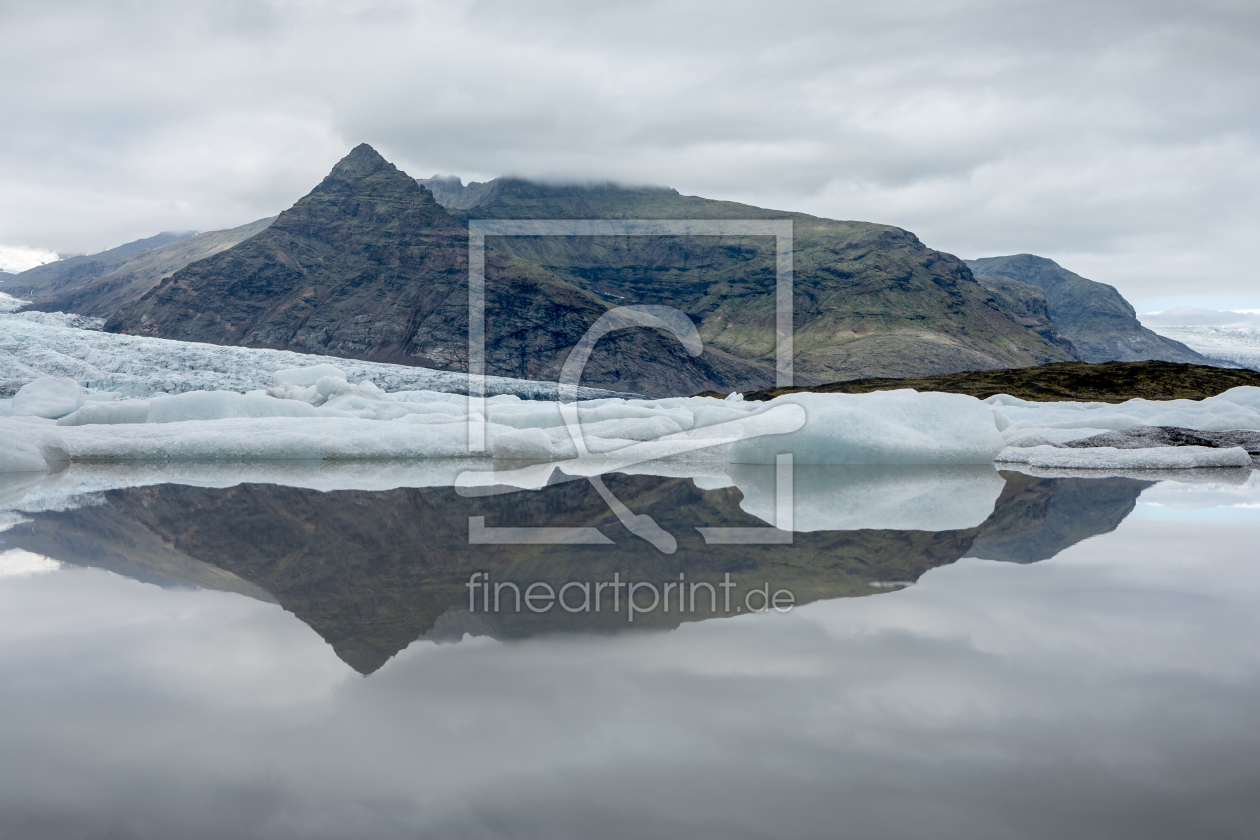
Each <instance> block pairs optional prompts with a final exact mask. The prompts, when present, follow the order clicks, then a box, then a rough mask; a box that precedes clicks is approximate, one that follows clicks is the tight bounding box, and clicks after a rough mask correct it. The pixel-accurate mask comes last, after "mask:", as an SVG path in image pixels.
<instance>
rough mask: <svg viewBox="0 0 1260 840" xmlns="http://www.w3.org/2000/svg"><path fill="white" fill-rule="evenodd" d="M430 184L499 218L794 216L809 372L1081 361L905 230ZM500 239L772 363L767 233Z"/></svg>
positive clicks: (757, 211)
mask: <svg viewBox="0 0 1260 840" xmlns="http://www.w3.org/2000/svg"><path fill="white" fill-rule="evenodd" d="M423 183H426V184H428V185H430V186H431V187H432V188H433V189H434V190H435V192H434V195H435V197H436V198H439V199H440V200H442V201H444V202H446V203H447V204H448V209H449V210H450V211H451V213H452V215H454V216H456V217H458V218H460V219H464V220H467V219H469V218H478V219H496V218H516V219H574V218H577V219H583V218H585V219H592V218H603V219H791V220H793V222H794V227H795V242H794V249H795V250H794V256H793V262H794V265H793V275H794V285H795V292H796V305H795V313H794V319H795V335H794V344H795V351H796V357H795V367H796V374H797V377H798V379H799V380H800V381H801V382H828V381H836V380H842V379H853V378H859V377H865V376H880V375H882V376H910V375H928V374H933V373H948V372H954V371H960V370H988V369H997V368H1007V367H1021V366H1026V365H1035V364H1043V363H1046V362H1054V361H1066V360H1074V359H1076V358H1077V356H1076V354H1075V352H1074V350H1073V349H1072V348H1071V346H1070V345H1069V344H1068V343H1067V342H1065V341H1064V340H1063V339H1062V337H1060V336H1059V335H1058V334H1057V333H1055V331H1054V328H1053V327H1052V326H1050V325H1049V324H1047V323H1042V322H1033V321H1029V325H1028V326H1025V325H1023V324H1022V323H1018V322H1017V320H1018V318H1019V316H1018V315H1016V314H1015V313H1014V312H1011V311H1010V310H1009V309H1007V308H1006V306H1005V305H1004V304H1003V303H1002V302H1001V301H1000V300H999V299H997V298H995V296H994V295H993V294H992V293H991V292H990V291H989V290H987V289H985V288H984V287H982V286H981V285H980V284H978V283H977V282H976V281H975V279H974V278H973V277H972V275H971V272H970V271H969V270H968V269H967V267H966V265H964V264H963V262H962V261H961V260H959V259H958V258H956V257H953V256H951V255H949V254H943V253H941V252H939V251H934V250H932V249H930V248H927V247H926V246H924V245H923V244H922V243H921V242H920V241H919V240H918V238H917V237H915V236H914V234H912V233H909V232H908V231H904V230H901V229H900V228H894V227H889V226H887V225H877V224H871V223H867V222H851V221H833V220H831V219H821V218H817V217H814V216H809V215H805V214H803V213H787V212H782V211H776V210H765V209H762V208H759V207H751V206H748V205H744V204H736V203H733V202H726V201H713V200H709V199H705V198H698V197H695V196H683V195H679V194H678V192H677V191H676V190H672V189H668V188H660V187H621V186H616V185H611V184H605V185H589V186H565V185H547V184H538V183H533V182H529V181H524V180H521V179H517V178H499V179H496V180H494V181H491V182H488V183H485V184H470V185H468V186H467V187H464V186H462V185H461V184H460V183H459V181H458V179H445V178H435V179H429V180H427V181H425V182H423ZM488 244H489V245H490V247H492V248H495V249H497V250H500V251H501V252H503V253H508V254H511V255H513V256H517V257H520V258H523V259H526V260H529V261H530V262H533V263H536V264H538V265H542V266H544V267H545V268H547V269H549V270H551V271H552V272H554V273H555V274H558V275H560V276H562V277H565V278H566V279H568V280H569V281H570V282H572V283H574V284H575V285H577V286H579V287H581V288H583V289H585V290H586V291H588V292H591V293H593V294H596V295H599V296H600V297H602V298H604V299H605V300H607V301H608V302H609V303H610V304H624V303H650V304H666V305H669V306H674V307H677V308H679V309H682V310H683V311H685V312H686V313H687V314H688V315H690V316H691V317H692V318H693V320H695V321H697V322H698V324H699V329H700V334H701V336H702V337H703V338H704V340H705V343H706V346H710V347H717V348H720V349H722V350H724V351H726V352H728V353H730V354H732V355H734V356H738V357H740V358H743V359H746V360H748V361H751V362H756V363H759V364H762V365H767V366H769V365H772V364H773V361H774V359H773V354H774V294H773V290H774V282H775V271H774V246H773V240H772V239H770V238H768V237H721V238H717V237H571V238H570V237H515V238H511V239H503V238H499V239H497V240H496V239H492V240H491V241H490V242H489V243H488Z"/></svg>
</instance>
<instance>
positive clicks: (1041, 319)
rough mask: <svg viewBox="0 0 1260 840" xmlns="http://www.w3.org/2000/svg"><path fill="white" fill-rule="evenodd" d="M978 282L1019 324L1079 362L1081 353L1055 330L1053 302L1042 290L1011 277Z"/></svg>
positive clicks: (979, 280) (977, 277) (979, 277)
mask: <svg viewBox="0 0 1260 840" xmlns="http://www.w3.org/2000/svg"><path fill="white" fill-rule="evenodd" d="M976 282H978V283H979V284H980V285H981V286H984V287H985V288H986V289H988V290H989V291H990V292H991V293H992V294H993V297H994V298H996V299H997V301H998V302H999V303H1000V304H1002V306H1004V307H1005V308H1006V309H1008V310H1009V311H1010V312H1012V313H1014V314H1015V316H1016V317H1015V322H1016V323H1017V324H1019V325H1020V326H1023V327H1027V328H1028V329H1030V330H1032V331H1033V332H1035V333H1037V335H1039V336H1041V337H1042V338H1044V339H1045V340H1046V341H1048V342H1050V343H1051V344H1054V345H1056V346H1058V347H1061V348H1062V349H1063V351H1064V352H1065V353H1070V354H1071V355H1072V356H1074V357H1078V358H1079V356H1080V353H1079V352H1078V351H1077V349H1076V347H1075V345H1073V344H1072V342H1070V341H1068V340H1067V339H1066V338H1064V337H1063V336H1062V335H1061V334H1060V333H1059V331H1058V329H1057V328H1056V327H1055V326H1054V321H1053V320H1051V318H1050V301H1049V300H1047V299H1046V293H1045V292H1043V291H1042V290H1041V289H1039V288H1038V287H1036V286H1033V285H1030V284H1028V283H1021V282H1019V281H1018V280H1012V279H1011V278H1009V277H997V276H994V277H985V276H982V275H977V276H976Z"/></svg>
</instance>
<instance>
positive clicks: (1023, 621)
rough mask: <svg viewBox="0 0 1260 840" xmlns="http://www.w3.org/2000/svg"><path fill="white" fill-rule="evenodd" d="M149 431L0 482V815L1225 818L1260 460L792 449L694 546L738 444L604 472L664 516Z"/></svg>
mask: <svg viewBox="0 0 1260 840" xmlns="http://www.w3.org/2000/svg"><path fill="white" fill-rule="evenodd" d="M146 469H147V472H146ZM180 469H183V468H178V467H163V466H154V467H151V468H144V467H134V468H127V469H125V470H124V469H121V468H119V469H111V468H103V467H102V468H96V469H92V468H87V467H84V468H82V469H80V468H79V466H78V465H76V467H75V468H72V470H71V471H70V472H69V473H68V474H67V475H64V476H60V477H53V478H50V479H48V480H45V481H44V482H42V483H39V484H35V483H31V482H30V481H28V482H27V483H26V484H23V483H21V481H20V480H17V479H12V478H10V479H9V484H8V485H5V486H3V487H0V501H3V504H0V508H3V509H4V510H5V511H7V512H3V513H0V517H4V518H3V519H0V522H2V523H3V524H5V525H7V526H8V527H7V530H5V531H4V532H3V533H0V537H2V538H3V539H4V540H5V543H4V544H3V545H0V550H4V553H3V554H0V837H5V838H8V837H14V838H42V837H58V838H61V837H73V838H83V837H109V838H115V837H117V838H132V837H135V838H170V837H181V838H182V837H187V838H224V837H249V838H254V837H257V838H290V837H292V838H348V837H355V838H377V837H385V838H393V837H442V838H448V837H456V838H460V837H469V838H476V837H528V838H534V837H537V838H544V837H545V838H565V837H574V838H581V837H601V838H617V837H627V838H629V837H635V838H639V837H661V838H679V837H696V838H707V837H714V838H717V837H722V838H744V837H747V838H765V837H808V838H813V837H818V838H836V837H855V838H885V837H887V838H907V837H932V838H954V837H957V838H987V837H994V838H1021V837H1028V838H1064V837H1072V838H1078V837H1088V838H1093V837H1098V838H1106V837H1133V838H1161V837H1169V838H1186V837H1196V838H1204V837H1239V838H1241V837H1252V836H1255V835H1256V832H1257V830H1258V829H1257V821H1258V820H1260V795H1258V794H1260V749H1258V747H1260V644H1258V643H1257V642H1258V640H1260V558H1258V557H1257V545H1260V480H1258V478H1260V473H1256V474H1254V475H1253V477H1250V478H1249V477H1248V476H1247V474H1246V473H1243V474H1241V475H1240V474H1237V473H1222V474H1218V475H1208V474H1205V473H1201V474H1198V475H1197V476H1196V477H1195V478H1196V480H1195V481H1192V482H1186V481H1173V480H1167V479H1160V480H1141V479H1140V478H1137V477H1127V478H1125V477H1111V478H1088V477H1087V478H1082V477H1068V478H1038V477H1033V476H1027V475H1021V474H1018V473H1001V474H999V473H996V472H994V471H992V470H990V469H989V468H987V467H986V468H984V469H978V468H969V469H961V470H935V471H933V470H900V471H898V470H874V469H866V470H856V469H852V468H850V469H845V468H812V469H811V468H799V467H798V468H797V470H796V472H795V475H794V477H793V481H794V486H795V488H796V494H795V503H794V510H793V528H794V529H795V532H794V533H793V534H792V540H791V544H773V543H771V544H756V543H753V544H748V543H742V544H741V543H737V544H729V545H718V544H709V543H706V541H705V539H704V537H703V536H702V535H701V533H700V532H699V531H698V530H697V528H701V527H704V528H759V529H763V530H761V531H759V532H758V533H759V534H762V535H765V534H767V533H771V532H768V531H766V530H764V529H766V526H767V523H768V522H769V523H774V522H775V516H776V515H777V511H776V508H775V498H776V497H775V484H774V482H775V475H774V471H773V468H764V469H762V470H761V471H760V472H759V471H758V468H750V469H746V470H745V472H744V473H739V474H733V475H732V476H731V479H732V480H725V479H724V477H717V476H711V475H696V474H691V475H688V474H686V473H687V471H686V470H680V472H679V475H678V476H676V477H668V476H659V475H612V476H607V477H605V479H604V487H603V488H602V489H603V490H604V491H606V492H607V494H609V495H610V496H612V497H615V499H616V500H617V501H618V502H619V503H621V504H623V505H624V507H625V510H626V511H628V512H629V515H630V516H632V517H633V516H644V515H646V516H650V517H652V521H653V522H654V523H655V526H656V528H658V529H659V532H664V533H666V534H668V535H669V536H670V537H671V538H672V539H673V541H674V543H675V545H676V550H674V551H673V552H672V553H665V552H662V551H661V550H660V549H659V548H658V547H656V546H654V545H653V544H652V543H651V542H649V541H648V540H645V539H643V538H641V537H640V536H636V535H635V534H633V533H631V532H630V531H628V530H627V528H626V521H625V520H624V519H619V518H618V516H617V514H616V512H615V511H614V510H613V509H612V507H610V505H609V504H608V503H607V502H606V500H605V498H603V497H602V496H601V488H599V487H596V486H595V485H594V484H592V483H590V482H587V481H585V480H578V481H559V480H557V479H556V477H553V479H552V483H551V484H550V485H548V486H546V487H544V488H542V489H539V490H531V491H517V492H495V493H490V494H481V493H475V494H471V495H461V494H460V493H458V492H456V491H455V490H454V489H452V488H451V487H450V486H449V485H450V483H451V475H453V473H452V474H451V475H448V474H442V475H438V476H437V477H436V478H434V477H433V476H432V475H429V476H428V478H427V479H426V481H427V483H429V484H431V485H436V486H415V485H418V484H424V483H426V481H417V480H414V479H415V477H416V476H415V474H414V470H413V472H412V473H409V472H408V470H409V469H411V468H408V467H397V466H390V465H368V466H358V467H354V468H346V469H340V470H338V469H333V468H331V467H320V466H318V465H315V466H312V465H306V466H301V465H295V466H286V467H276V468H274V469H273V470H271V472H268V471H267V470H265V469H261V468H257V467H233V466H231V465H219V466H211V467H205V468H204V469H200V471H198V470H193V471H192V472H191V473H188V472H187V471H185V472H182V473H181V472H179V470H180ZM189 469H191V468H189ZM416 469H418V468H416ZM426 469H428V468H426ZM443 469H444V468H443ZM391 470H395V471H396V472H394V473H391ZM439 472H440V470H439ZM692 472H693V473H694V472H695V471H692ZM353 488H359V489H353ZM373 488H375V489H373ZM500 489H503V488H500ZM470 517H483V519H482V520H480V523H481V524H480V526H478V527H485V528H489V529H491V530H490V531H486V532H482V534H483V536H482V537H481V538H482V539H485V538H487V537H485V536H484V535H485V534H490V535H491V536H490V537H488V538H489V539H496V537H494V536H493V535H494V534H496V533H501V532H496V531H494V529H496V528H521V527H550V528H569V529H581V528H585V529H592V528H593V529H597V531H598V534H599V535H602V536H600V537H599V538H600V539H601V540H603V541H604V542H603V544H574V543H570V544H561V545H554V544H529V545H512V544H495V543H489V544H484V543H483V544H470V543H469V537H470ZM630 521H631V522H632V523H633V522H641V521H640V520H630ZM637 527H639V526H637V525H636V528H637ZM475 530H476V529H475V528H474V531H475ZM571 533H572V532H571ZM584 533H586V534H587V536H588V537H589V536H590V531H589V530H588V531H586V532H584ZM654 533H658V532H654ZM518 536H519V532H518ZM478 573H479V574H480V575H481V576H482V577H480V578H478V580H479V581H480V580H485V579H489V581H490V582H491V586H493V585H494V584H504V586H502V587H501V594H502V595H503V599H504V600H503V603H501V604H500V608H499V609H498V610H497V611H496V610H494V609H493V594H492V592H493V589H489V588H487V589H486V590H482V589H480V588H479V587H478V586H474V587H473V588H472V590H471V591H470V588H469V586H468V584H469V581H470V578H471V577H472V576H473V575H474V574H478ZM614 580H616V581H619V582H625V581H630V582H639V583H651V584H652V585H653V586H654V587H655V588H656V592H657V594H658V595H660V594H662V592H661V590H664V588H665V586H666V584H674V585H673V586H672V587H671V588H670V589H668V590H665V591H664V593H663V594H664V595H665V598H664V601H663V602H658V604H657V606H656V608H655V609H650V610H649V609H648V608H647V606H648V604H649V603H650V602H651V601H652V591H650V590H649V589H647V588H646V587H641V588H640V589H639V591H638V593H637V596H636V598H637V601H636V603H637V605H638V607H639V608H640V610H641V611H639V612H636V613H634V614H633V621H632V620H630V619H631V615H632V614H631V613H630V612H629V611H628V609H627V605H626V603H625V601H624V600H622V599H624V598H625V597H626V590H625V589H624V588H621V589H617V588H613V587H607V586H606V587H605V588H604V589H602V590H600V591H601V596H602V598H603V601H602V603H601V609H600V611H599V612H595V611H594V609H593V605H592V604H591V603H590V601H589V600H588V599H586V598H585V595H584V590H583V586H582V585H583V584H585V585H586V587H587V588H589V589H594V588H595V587H596V586H598V584H600V583H605V584H607V583H610V582H612V581H614ZM679 582H681V583H682V585H683V587H686V588H683V589H681V591H682V592H683V594H684V597H683V600H682V601H681V602H680V601H679V600H678V595H679V591H680V587H679V586H678V583H679ZM723 583H726V584H727V586H726V587H725V588H724V587H723V586H722V584H723ZM508 584H511V585H514V586H515V587H516V589H517V590H526V589H528V587H529V586H530V585H531V584H537V585H538V587H537V588H536V589H535V590H534V591H535V592H538V593H542V594H544V595H545V593H546V592H547V591H551V592H553V593H554V592H556V591H558V590H560V589H561V588H562V587H564V586H565V585H566V584H573V586H572V587H570V589H569V590H568V592H567V595H566V597H567V598H568V600H567V601H566V606H570V607H583V606H585V607H586V609H578V610H577V611H574V612H569V611H567V610H565V609H563V608H560V607H557V606H556V605H555V604H554V603H550V602H547V601H546V599H545V598H544V599H542V600H538V601H535V602H532V603H533V604H534V605H535V606H539V607H541V606H544V605H547V604H549V608H548V609H546V610H545V611H543V610H541V609H540V610H539V611H531V610H530V609H528V608H524V609H521V610H520V611H519V612H518V611H516V610H515V609H513V604H512V595H511V593H512V588H511V586H509V585H508ZM693 584H694V585H695V587H696V589H695V590H694V591H695V593H696V604H695V605H693V604H692V603H690V598H689V594H690V593H689V592H688V589H687V588H690V587H692V585H693ZM544 585H545V586H544ZM548 587H549V588H550V589H549V590H548V589H547V588H548ZM758 588H762V589H765V591H768V592H769V594H771V595H773V594H774V593H776V592H788V593H790V595H791V599H792V600H793V602H794V604H795V606H794V607H793V608H792V609H790V610H787V611H785V612H776V611H773V610H770V611H766V612H753V613H750V612H749V610H755V609H757V608H759V607H760V606H761V605H762V604H763V603H764V599H763V598H761V597H758V596H755V595H753V596H751V598H750V593H751V592H752V590H754V589H758ZM710 592H712V593H713V596H710V594H709V593H710ZM728 593H729V595H730V600H729V602H726V601H725V600H724V596H725V595H727V594H728ZM483 594H489V595H490V599H489V600H490V605H491V608H490V609H487V604H486V601H485V599H484V598H483ZM614 596H615V597H616V598H617V601H616V609H610V605H609V601H608V599H609V598H612V597H614ZM783 597H786V596H783ZM666 603H668V605H669V610H668V611H666V610H665V609H664V606H665V604H666ZM745 606H746V607H747V609H745V608H744V607H745Z"/></svg>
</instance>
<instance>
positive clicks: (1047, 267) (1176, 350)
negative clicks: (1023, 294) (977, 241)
mask: <svg viewBox="0 0 1260 840" xmlns="http://www.w3.org/2000/svg"><path fill="white" fill-rule="evenodd" d="M967 265H969V266H970V267H971V271H972V273H973V274H975V276H976V277H977V278H978V279H980V280H981V282H985V279H986V278H989V282H993V280H992V278H999V277H1005V278H1009V279H1011V280H1015V281H1018V282H1020V283H1026V284H1029V285H1032V286H1036V287H1037V288H1039V289H1041V290H1042V291H1044V292H1045V294H1046V300H1047V301H1048V302H1049V306H1050V320H1051V321H1053V322H1054V326H1055V327H1056V328H1057V329H1058V331H1059V332H1060V333H1061V334H1062V335H1063V336H1064V337H1065V338H1067V339H1068V340H1070V341H1071V342H1072V343H1073V344H1074V345H1075V346H1076V348H1077V350H1078V351H1079V352H1080V354H1081V358H1082V359H1083V360H1084V361H1087V362H1110V361H1119V362H1137V361H1143V360H1146V359H1159V360H1162V361H1166V362H1185V363H1189V364H1210V363H1211V362H1210V361H1209V360H1208V359H1207V358H1206V357H1204V356H1202V355H1200V354H1198V353H1196V352H1195V351H1193V350H1191V349H1190V348H1189V347H1187V346H1186V345H1184V344H1182V343H1180V342H1178V341H1173V340H1171V339H1168V338H1164V337H1163V336H1161V335H1157V334H1156V333H1154V332H1152V331H1151V330H1148V329H1147V328H1146V327H1144V326H1142V324H1141V322H1139V321H1138V319H1137V313H1136V312H1135V311H1134V309H1133V307H1132V306H1130V305H1129V302H1128V301H1127V300H1125V299H1124V298H1123V297H1122V296H1121V295H1120V293H1119V292H1118V291H1116V289H1115V288H1114V287H1112V286H1108V285H1107V284H1105V283H1096V282H1094V281H1093V280H1087V279H1086V278H1084V277H1081V276H1080V275H1079V274H1074V273H1072V272H1071V271H1068V270H1067V269H1065V268H1062V267H1061V266H1060V265H1059V264H1058V263H1056V262H1054V261H1053V260H1048V259H1046V258H1045V257H1038V256H1034V255H1032V254H1015V255H1012V256H1007V257H988V258H985V259H980V260H967Z"/></svg>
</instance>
